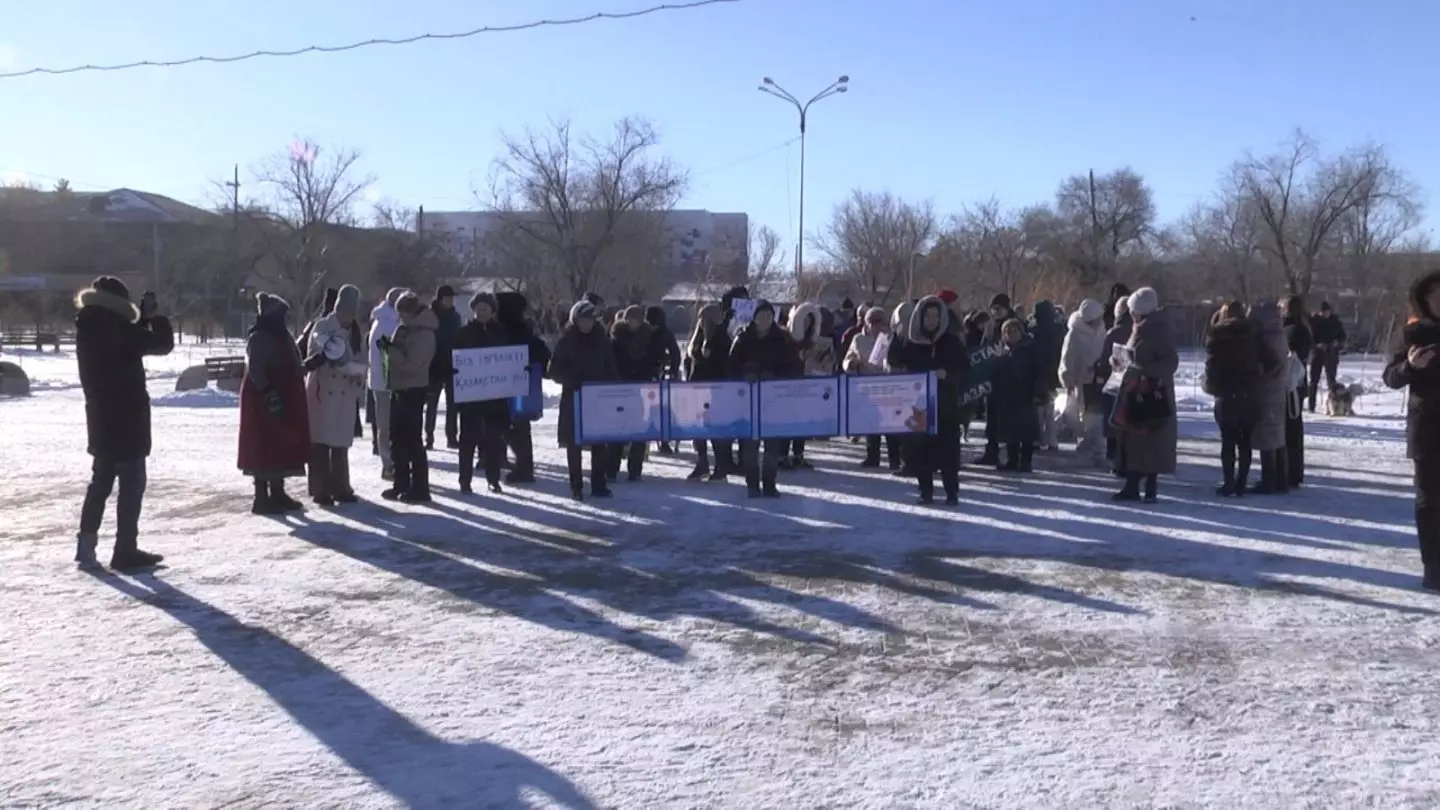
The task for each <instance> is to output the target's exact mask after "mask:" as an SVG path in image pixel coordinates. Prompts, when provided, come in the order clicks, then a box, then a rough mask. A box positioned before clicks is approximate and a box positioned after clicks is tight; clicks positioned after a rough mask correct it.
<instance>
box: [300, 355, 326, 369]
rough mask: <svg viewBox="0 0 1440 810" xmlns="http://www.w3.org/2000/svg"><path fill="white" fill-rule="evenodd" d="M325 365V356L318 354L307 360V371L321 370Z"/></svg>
mask: <svg viewBox="0 0 1440 810" xmlns="http://www.w3.org/2000/svg"><path fill="white" fill-rule="evenodd" d="M323 365H325V355H324V354H322V353H321V352H316V353H314V354H312V355H310V356H309V357H307V358H305V370H306V371H314V370H315V369H317V368H320V367H321V366H323Z"/></svg>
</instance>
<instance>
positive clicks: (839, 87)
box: [759, 76, 850, 292]
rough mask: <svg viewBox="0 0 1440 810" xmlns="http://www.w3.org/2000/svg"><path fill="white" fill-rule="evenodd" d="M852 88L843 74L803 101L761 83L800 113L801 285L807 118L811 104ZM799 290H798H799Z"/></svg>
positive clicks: (768, 80) (797, 271) (797, 261)
mask: <svg viewBox="0 0 1440 810" xmlns="http://www.w3.org/2000/svg"><path fill="white" fill-rule="evenodd" d="M849 89H850V77H849V76H841V77H840V78H839V79H837V80H835V83H834V84H832V85H830V86H829V87H827V88H825V89H824V90H821V91H820V92H818V93H816V94H815V95H814V96H812V97H811V98H810V100H809V101H806V102H804V103H801V101H800V99H798V98H796V97H795V96H793V95H791V93H790V91H789V90H786V89H785V88H783V87H781V86H780V85H778V84H776V83H775V80H774V79H772V78H770V77H769V76H766V77H765V79H764V84H762V85H760V87H759V90H760V92H762V93H767V94H769V95H772V96H774V97H776V98H778V99H780V100H781V101H788V102H790V103H791V104H793V105H794V106H795V109H796V111H797V112H799V113H800V243H799V244H798V245H796V247H795V282H796V287H797V288H798V287H799V282H800V277H801V274H802V273H804V272H805V118H806V116H807V114H808V113H809V112H810V105H811V104H814V103H815V102H817V101H819V100H820V99H822V98H829V97H830V96H833V95H836V94H837V93H844V92H845V91H847V90H849ZM797 292H798V290H797Z"/></svg>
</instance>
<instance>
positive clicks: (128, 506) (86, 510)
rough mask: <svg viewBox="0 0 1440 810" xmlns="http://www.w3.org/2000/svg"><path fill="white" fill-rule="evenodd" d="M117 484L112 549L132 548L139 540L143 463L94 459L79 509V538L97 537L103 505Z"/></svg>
mask: <svg viewBox="0 0 1440 810" xmlns="http://www.w3.org/2000/svg"><path fill="white" fill-rule="evenodd" d="M116 479H119V481H120V496H119V497H118V498H116V500H115V549H116V550H117V551H128V550H133V549H135V548H136V545H137V543H138V542H139V539H140V507H141V505H142V504H143V503H144V500H145V483H146V476H145V459H143V458H137V459H133V460H131V461H118V462H117V461H109V460H107V459H102V458H97V459H95V463H94V464H93V465H92V466H91V468H90V487H89V489H87V490H86V491H85V505H84V506H82V507H81V508H80V534H82V535H96V534H99V533H100V521H101V520H102V519H103V518H104V517H105V504H106V502H108V501H109V500H110V492H111V490H113V489H114V488H115V481H116Z"/></svg>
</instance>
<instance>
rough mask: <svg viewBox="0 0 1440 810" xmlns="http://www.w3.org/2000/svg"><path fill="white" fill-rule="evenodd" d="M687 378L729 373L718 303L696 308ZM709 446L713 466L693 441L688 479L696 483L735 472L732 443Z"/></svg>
mask: <svg viewBox="0 0 1440 810" xmlns="http://www.w3.org/2000/svg"><path fill="white" fill-rule="evenodd" d="M689 355H690V379H692V380H696V381H706V380H723V379H725V378H726V377H728V376H729V373H730V367H729V366H730V335H729V334H728V333H727V332H726V331H725V311H724V309H722V308H721V306H720V305H718V304H707V305H705V306H704V307H702V308H701V309H700V315H699V317H698V318H696V319H695V334H693V335H692V336H691V337H690V345H689ZM710 446H711V447H713V448H714V450H715V466H714V468H713V469H712V468H711V466H710V455H709V453H707V452H706V450H705V441H704V440H703V439H696V440H695V442H694V448H695V469H693V470H691V471H690V475H689V476H688V478H689V479H690V480H691V481H698V480H700V479H702V478H706V477H707V476H708V478H709V480H711V481H724V480H725V479H726V477H727V476H729V475H730V474H731V473H732V472H736V471H737V467H738V465H737V464H736V463H735V453H734V443H733V442H731V441H730V440H729V439H713V440H711V442H710Z"/></svg>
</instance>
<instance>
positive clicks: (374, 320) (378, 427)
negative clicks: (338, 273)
mask: <svg viewBox="0 0 1440 810" xmlns="http://www.w3.org/2000/svg"><path fill="white" fill-rule="evenodd" d="M407 292H409V290H406V289H405V288H404V287H394V288H392V289H391V290H390V291H389V292H387V293H385V300H384V301H381V302H380V304H379V306H377V307H375V309H373V310H371V311H370V393H371V394H372V395H373V396H374V398H375V444H376V446H377V447H378V449H379V453H380V477H381V478H383V479H384V480H386V481H389V480H391V479H393V478H394V477H395V462H394V460H393V459H391V458H390V392H389V390H387V388H386V385H385V362H384V353H383V352H381V351H380V344H379V340H380V338H382V337H385V338H389V337H394V336H395V330H396V329H397V328H399V326H400V313H398V312H396V311H395V302H396V301H399V300H400V296H402V295H404V294H405V293H407Z"/></svg>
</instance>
